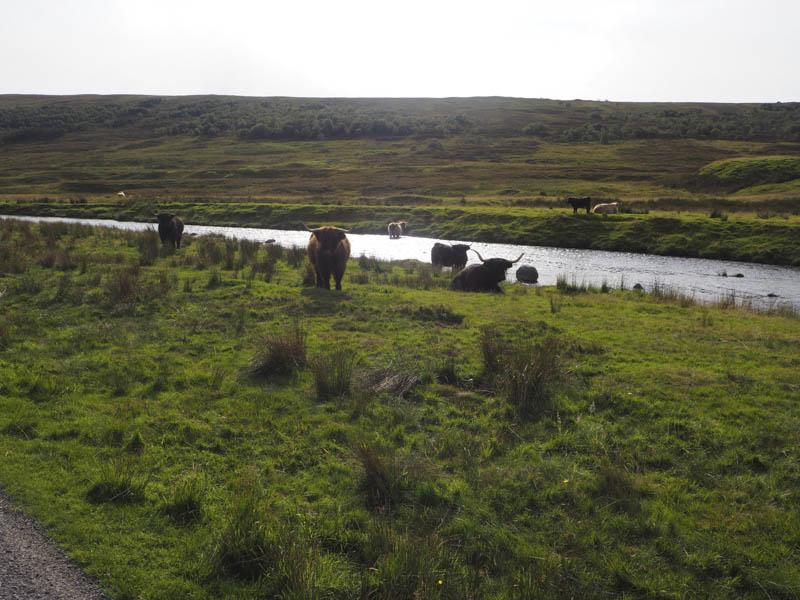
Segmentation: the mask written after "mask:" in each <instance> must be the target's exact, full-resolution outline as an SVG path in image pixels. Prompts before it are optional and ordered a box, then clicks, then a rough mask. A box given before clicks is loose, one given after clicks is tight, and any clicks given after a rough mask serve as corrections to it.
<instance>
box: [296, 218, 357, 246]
mask: <svg viewBox="0 0 800 600" xmlns="http://www.w3.org/2000/svg"><path fill="white" fill-rule="evenodd" d="M303 227H305V228H306V229H307V230H308V231H310V232H311V233H312V235H313V236H314V237H315V238H317V241H318V242H319V244H320V246H321V247H322V248H323V249H332V248H335V247H336V245H337V244H338V243H339V242H341V241H342V240H344V239H347V235H345V234H346V233H348V232H349V231H350V230H349V229H342V228H340V227H333V226H323V227H317V228H316V229H311V228H310V227H309V226H308V225H306V224H305V223H303Z"/></svg>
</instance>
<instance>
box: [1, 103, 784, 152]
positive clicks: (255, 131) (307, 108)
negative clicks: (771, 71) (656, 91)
mask: <svg viewBox="0 0 800 600" xmlns="http://www.w3.org/2000/svg"><path fill="white" fill-rule="evenodd" d="M102 130H115V131H116V132H118V133H125V134H127V135H129V136H131V137H143V138H148V137H164V136H179V135H193V136H203V137H207V138H214V137H223V136H235V137H237V138H239V139H256V140H266V139H275V140H331V139H334V140H335V139H359V138H372V139H374V138H401V137H421V138H431V137H433V138H447V137H450V136H454V135H463V134H476V135H482V136H488V137H509V136H533V137H537V138H541V139H543V140H547V141H554V142H592V141H596V142H613V141H619V140H636V139H682V138H691V139H704V140H712V139H720V140H743V141H766V142H775V141H800V103H798V102H792V103H776V104H708V103H626V102H602V101H585V100H569V101H568V100H546V99H523V98H501V97H486V98H444V99H424V98H419V99H346V98H284V97H269V98H255V97H239V96H121V95H120V96H89V95H86V96H25V95H3V96H0V144H14V143H20V142H29V141H43V140H51V139H57V138H58V137H60V136H62V135H64V134H66V133H72V132H84V131H95V132H98V131H102Z"/></svg>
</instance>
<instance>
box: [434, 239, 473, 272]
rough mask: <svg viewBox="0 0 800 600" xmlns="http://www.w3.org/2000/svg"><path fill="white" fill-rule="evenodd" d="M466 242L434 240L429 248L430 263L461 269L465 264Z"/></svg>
mask: <svg viewBox="0 0 800 600" xmlns="http://www.w3.org/2000/svg"><path fill="white" fill-rule="evenodd" d="M467 250H469V246H468V245H467V244H453V245H452V246H448V245H447V244H440V243H439V242H436V243H435V244H434V245H433V248H431V263H433V264H434V265H436V266H438V267H453V270H458V269H463V268H464V266H465V265H466V264H467Z"/></svg>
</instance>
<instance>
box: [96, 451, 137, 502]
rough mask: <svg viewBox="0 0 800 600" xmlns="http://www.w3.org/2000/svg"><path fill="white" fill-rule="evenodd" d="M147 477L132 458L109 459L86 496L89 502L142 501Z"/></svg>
mask: <svg viewBox="0 0 800 600" xmlns="http://www.w3.org/2000/svg"><path fill="white" fill-rule="evenodd" d="M147 484H148V478H147V476H146V475H144V474H142V473H141V472H140V470H139V468H138V466H137V465H136V464H135V463H134V462H133V461H132V460H111V461H108V462H106V463H104V464H103V466H102V467H101V469H100V474H99V476H98V477H97V478H96V479H95V481H94V482H93V483H92V485H91V486H90V487H89V490H88V491H87V492H86V497H87V498H88V499H89V500H90V501H91V502H108V503H111V504H133V503H140V502H143V501H144V499H145V494H144V493H145V488H146V487H147Z"/></svg>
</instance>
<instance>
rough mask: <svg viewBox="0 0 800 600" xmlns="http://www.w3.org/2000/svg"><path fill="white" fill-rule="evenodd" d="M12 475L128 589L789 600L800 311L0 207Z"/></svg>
mask: <svg viewBox="0 0 800 600" xmlns="http://www.w3.org/2000/svg"><path fill="white" fill-rule="evenodd" d="M0 239H1V240H2V243H0V303H2V310H1V311H0V455H1V456H2V457H3V460H2V461H0V485H2V486H3V488H4V490H5V491H6V492H8V493H10V494H11V495H12V497H13V498H14V499H15V500H16V501H17V502H18V503H20V504H22V505H23V506H24V507H25V508H26V509H27V510H28V511H30V512H31V513H32V514H33V515H35V516H36V517H37V518H39V519H40V520H41V521H42V522H43V523H44V524H45V526H46V527H47V529H48V531H50V532H51V533H52V534H53V535H54V536H55V537H56V539H57V540H58V541H59V543H61V544H62V545H63V546H64V547H65V548H67V549H68V551H69V552H70V553H71V554H72V556H74V557H75V558H76V559H77V560H78V561H79V562H80V563H81V564H82V565H83V566H84V567H85V568H86V570H87V571H88V572H90V573H92V574H94V575H96V576H97V577H98V578H99V580H100V582H101V583H102V585H103V586H104V587H105V588H106V589H107V590H108V591H109V592H110V594H111V596H112V597H113V598H119V599H123V598H151V599H156V598H176V597H180V598H187V599H191V598H195V599H203V598H220V597H236V598H265V597H268V598H353V599H356V598H362V599H363V598H383V599H405V598H412V597H413V598H421V599H428V598H452V599H458V600H463V599H465V598H533V597H535V598H564V597H580V598H607V597H626V598H652V597H661V598H693V597H704V598H731V597H737V598H762V597H764V595H765V594H766V595H768V596H769V597H771V598H796V597H797V596H798V595H800V577H799V576H798V574H799V573H800V560H798V554H797V552H796V550H797V545H798V537H797V536H798V533H797V532H798V531H800V522H799V521H798V515H800V495H799V494H798V491H797V490H798V489H800V471H798V464H799V463H798V457H797V448H799V447H800V434H799V433H798V432H800V422H798V407H797V402H796V398H797V395H798V391H800V390H798V384H797V369H798V365H800V354H799V353H798V348H800V320H799V319H798V318H797V315H796V313H792V312H791V311H785V312H783V313H782V314H779V313H775V314H766V313H754V312H751V311H747V310H744V309H736V308H732V307H731V306H730V303H721V304H720V305H718V306H700V305H696V304H694V303H692V302H690V301H687V300H685V299H682V298H680V297H677V296H675V295H674V294H671V293H670V291H669V290H664V289H661V290H656V293H655V294H653V295H642V294H640V293H637V292H633V291H626V290H610V289H608V288H606V287H604V288H603V289H598V290H582V289H578V288H575V287H574V286H570V285H568V284H567V283H566V282H564V283H562V284H560V285H559V286H558V287H554V288H538V287H524V286H521V285H518V284H514V285H508V286H506V293H505V294H503V295H489V294H465V293H458V292H451V291H449V290H448V289H447V284H448V280H449V276H448V275H447V274H441V273H438V272H436V271H433V270H431V268H430V266H427V265H421V264H419V263H415V262H403V263H394V264H388V263H380V262H377V261H374V260H370V259H361V260H351V261H350V264H349V266H348V270H347V273H346V275H345V278H344V282H343V284H344V291H343V292H340V293H336V292H333V293H331V292H326V291H323V290H317V289H316V288H314V287H309V282H310V279H309V273H308V269H307V266H306V264H305V258H304V256H303V252H302V251H301V252H294V251H290V250H284V249H280V248H273V247H267V246H263V245H258V244H255V243H248V242H234V241H231V240H224V239H221V238H197V239H192V238H190V239H188V246H187V247H185V248H182V249H181V250H180V251H178V252H170V251H167V250H165V249H164V248H163V247H161V244H160V242H159V241H158V239H157V236H156V234H154V233H153V232H142V233H135V234H134V233H124V232H120V231H115V230H110V229H97V230H94V229H91V228H88V227H83V226H71V225H63V224H45V225H39V224H31V223H20V222H14V221H0Z"/></svg>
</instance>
